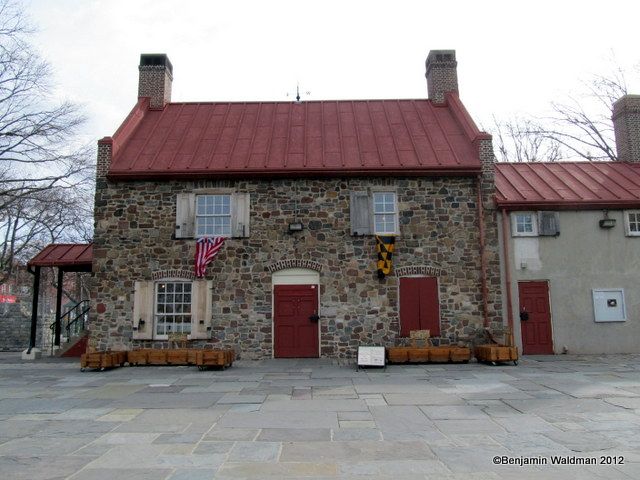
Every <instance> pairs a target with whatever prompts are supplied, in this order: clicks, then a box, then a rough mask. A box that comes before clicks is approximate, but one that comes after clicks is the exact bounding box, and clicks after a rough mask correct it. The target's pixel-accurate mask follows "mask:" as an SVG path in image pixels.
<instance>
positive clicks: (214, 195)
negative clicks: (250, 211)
mask: <svg viewBox="0 0 640 480" xmlns="http://www.w3.org/2000/svg"><path fill="white" fill-rule="evenodd" d="M195 197H196V198H195V202H196V203H195V226H194V229H195V237H196V238H201V237H225V238H230V237H231V236H232V235H233V196H232V195H231V194H228V193H199V194H196V196H195ZM208 197H210V198H212V199H213V205H212V206H213V208H214V209H215V200H216V199H217V198H223V197H224V198H226V199H227V204H228V206H229V210H228V212H225V213H215V212H213V213H204V214H202V213H199V201H200V199H204V198H208ZM205 208H206V206H205ZM200 218H214V219H215V218H227V219H228V225H229V228H228V232H222V233H221V232H216V231H215V230H214V231H213V232H211V233H202V232H200V231H199V229H200V225H199V219H200ZM214 229H215V225H214Z"/></svg>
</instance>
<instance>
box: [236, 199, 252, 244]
mask: <svg viewBox="0 0 640 480" xmlns="http://www.w3.org/2000/svg"><path fill="white" fill-rule="evenodd" d="M231 199H232V204H231V236H233V237H236V238H242V237H248V236H249V223H250V217H251V194H249V193H235V194H233V195H232V197H231Z"/></svg>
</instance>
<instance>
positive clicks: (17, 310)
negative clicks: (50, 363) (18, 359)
mask: <svg viewBox="0 0 640 480" xmlns="http://www.w3.org/2000/svg"><path fill="white" fill-rule="evenodd" d="M30 331H31V318H30V317H29V316H28V315H27V314H26V313H25V312H23V311H22V309H21V307H20V304H19V303H3V304H0V351H3V352H19V351H22V350H24V349H25V348H27V347H28V346H29V333H30ZM41 343H42V332H41V331H40V329H39V331H38V336H37V338H36V345H40V344H41Z"/></svg>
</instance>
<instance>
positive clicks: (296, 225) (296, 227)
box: [289, 222, 304, 233]
mask: <svg viewBox="0 0 640 480" xmlns="http://www.w3.org/2000/svg"><path fill="white" fill-rule="evenodd" d="M303 228H304V225H302V222H293V223H290V224H289V233H295V232H301V231H302V229H303Z"/></svg>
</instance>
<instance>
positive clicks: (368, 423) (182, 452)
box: [0, 353, 640, 480]
mask: <svg viewBox="0 0 640 480" xmlns="http://www.w3.org/2000/svg"><path fill="white" fill-rule="evenodd" d="M554 456H559V457H561V458H563V459H565V460H567V461H571V462H574V463H575V462H583V463H584V462H587V461H595V462H597V463H599V462H601V461H603V462H606V463H609V464H608V465H602V464H596V465H575V464H573V465H552V464H551V461H552V458H554ZM494 458H497V459H498V461H499V462H500V463H505V462H511V464H507V465H504V464H496V460H494ZM536 459H537V461H538V463H540V462H545V461H546V462H548V464H546V465H533V466H532V465H525V466H519V465H517V464H515V462H531V461H536ZM620 462H624V463H622V464H620ZM0 478H1V479H3V480H14V479H29V480H39V479H58V478H60V479H62V478H69V479H73V480H103V479H104V480H106V479H109V480H114V479H115V480H119V479H122V480H141V479H167V480H201V479H214V478H216V479H280V478H282V479H298V478H300V479H316V480H319V479H339V478H340V479H342V478H353V479H360V480H365V479H414V478H415V479H431V478H433V479H439V480H446V479H465V480H468V479H534V478H535V479H538V478H542V479H547V478H548V479H581V480H582V479H605V478H606V479H608V480H612V479H637V478H640V355H615V356H556V357H525V358H524V359H522V360H521V362H520V364H519V365H518V366H513V365H501V366H487V365H482V364H477V363H469V364H461V365H406V366H389V367H387V368H386V370H382V369H379V370H378V369H375V370H374V369H368V370H360V371H356V369H355V367H354V366H353V365H347V364H344V363H340V362H337V361H332V360H324V359H320V360H317V359H314V360H266V361H239V362H237V363H236V364H234V366H233V367H232V368H229V369H227V370H225V371H215V370H211V371H198V370H197V369H196V368H195V367H124V368H119V369H115V370H110V371H104V372H97V371H86V372H81V371H80V368H79V364H78V362H77V361H68V360H67V361H65V360H57V361H52V360H48V361H38V362H36V363H26V362H22V361H21V360H20V357H19V355H18V354H8V353H3V354H0Z"/></svg>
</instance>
